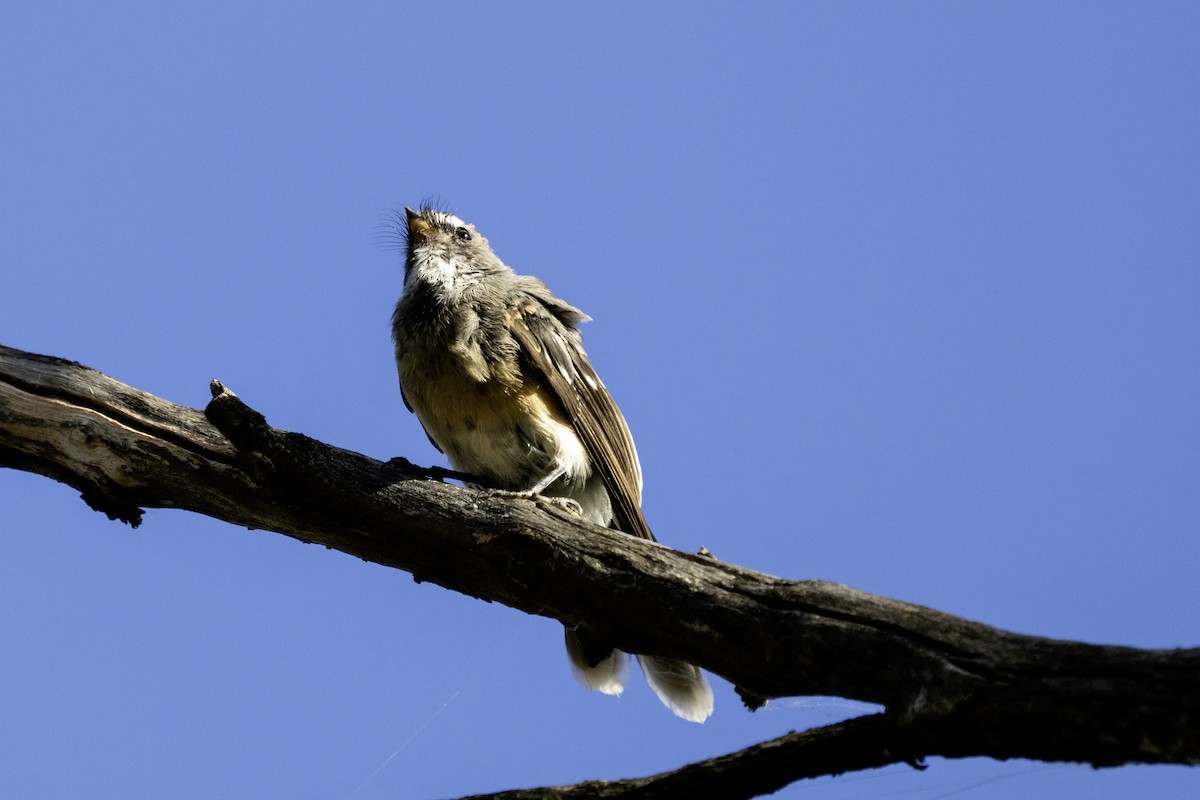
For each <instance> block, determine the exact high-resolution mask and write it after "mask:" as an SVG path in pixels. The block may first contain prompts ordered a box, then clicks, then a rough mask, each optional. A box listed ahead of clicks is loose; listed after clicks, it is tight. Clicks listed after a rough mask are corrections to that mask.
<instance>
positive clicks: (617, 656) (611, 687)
mask: <svg viewBox="0 0 1200 800" xmlns="http://www.w3.org/2000/svg"><path fill="white" fill-rule="evenodd" d="M563 630H565V631H566V634H567V658H568V659H570V661H571V672H573V673H575V680H577V681H579V682H580V683H582V684H583V685H584V686H585V687H586V688H588V689H591V690H592V691H593V692H602V693H604V694H612V695H618V694H620V693H621V692H623V691H625V679H626V677H627V676H628V674H629V658H628V657H627V656H626V655H625V654H624V653H622V652H621V651H620V650H613V651H612V652H611V653H609V654H608V657H607V658H605V659H604V660H603V661H601V662H600V663H599V664H597V665H596V666H594V667H593V666H592V665H591V664H589V663H588V660H587V656H585V655H584V654H583V643H582V642H580V641H579V635H578V634H577V633H575V630H574V629H573V628H564V629H563Z"/></svg>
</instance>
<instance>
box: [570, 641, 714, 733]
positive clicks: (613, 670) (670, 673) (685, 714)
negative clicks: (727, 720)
mask: <svg viewBox="0 0 1200 800" xmlns="http://www.w3.org/2000/svg"><path fill="white" fill-rule="evenodd" d="M565 630H566V640H567V657H568V659H570V662H571V671H572V672H573V673H575V679H576V680H578V681H579V682H580V683H581V684H583V685H584V686H585V687H587V688H588V689H591V690H593V691H596V692H603V693H604V694H612V695H618V694H620V693H621V692H622V691H624V690H625V680H626V675H627V672H628V663H629V662H628V657H627V656H626V655H625V653H623V652H621V651H620V650H613V651H612V653H610V654H609V655H608V657H607V658H605V659H604V660H603V661H601V662H600V663H599V664H596V665H595V666H592V665H590V664H589V663H588V660H587V657H586V656H585V655H584V651H583V644H582V642H580V641H579V636H578V635H577V634H576V633H575V631H574V630H573V629H571V628H566V629H565ZM637 660H638V664H639V665H640V666H641V668H642V674H644V675H645V676H646V683H648V684H650V688H651V689H653V690H654V693H655V694H656V695H658V699H659V700H661V701H662V702H663V705H665V706H666V707H667V708H669V709H671V711H672V712H673V713H674V714H675V715H676V716H679V717H682V718H683V719H686V720H688V721H689V722H704V720H706V719H708V718H709V716H710V715H711V714H712V711H713V693H712V688H711V687H710V686H709V685H708V681H707V680H705V678H704V673H702V672H701V671H700V670H699V669H698V668H696V667H694V666H692V665H691V664H689V663H687V662H686V661H680V660H678V659H674V658H662V657H659V656H638V657H637Z"/></svg>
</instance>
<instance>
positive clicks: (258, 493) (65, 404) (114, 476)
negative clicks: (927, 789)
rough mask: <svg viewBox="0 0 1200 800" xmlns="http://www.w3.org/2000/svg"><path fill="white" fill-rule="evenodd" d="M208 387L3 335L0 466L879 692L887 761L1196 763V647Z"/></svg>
mask: <svg viewBox="0 0 1200 800" xmlns="http://www.w3.org/2000/svg"><path fill="white" fill-rule="evenodd" d="M213 393H214V397H213V400H212V402H211V403H210V404H209V406H208V408H207V409H206V410H205V411H204V412H201V411H198V410H195V409H191V408H186V407H183V406H178V405H175V404H173V403H170V402H168V401H166V400H163V399H161V398H158V397H155V396H153V395H150V394H148V393H146V392H142V391H139V390H137V389H135V388H133V387H130V386H127V385H125V384H123V383H121V382H119V381H117V380H114V379H112V378H109V377H107V376H105V375H102V374H100V373H98V372H95V371H94V370H91V369H89V368H87V367H84V366H81V365H79V364H76V363H73V362H70V361H64V360H61V359H57V358H51V357H48V356H40V355H34V354H31V353H25V352H22V351H19V350H13V349H10V348H4V347H0V466H8V467H14V468H17V469H22V470H27V471H30V472H36V473H40V474H43V475H46V476H48V477H50V478H53V479H55V480H58V481H61V482H63V483H67V484H69V485H71V486H73V487H75V488H76V489H78V490H79V491H80V492H81V493H82V496H83V498H84V500H86V501H87V502H88V503H89V504H90V505H91V506H92V507H93V508H96V509H97V510H100V511H103V512H105V513H107V514H109V516H111V517H113V518H114V519H121V520H124V521H127V522H129V523H131V524H135V525H136V524H138V522H139V521H140V519H141V511H140V509H141V508H144V507H169V508H181V509H188V510H191V511H195V512H197V513H201V514H206V515H208V516H212V517H215V518H217V519H222V520H225V521H227V522H230V523H233V524H235V525H242V526H246V527H250V528H258V529H266V530H272V531H277V532H279V533H282V534H285V535H287V536H291V537H294V538H296V539H300V540H302V541H306V542H315V543H318V544H322V545H326V546H328V547H331V548H335V549H337V550H341V551H343V552H346V553H350V554H352V555H355V556H358V557H360V558H363V559H366V560H368V561H373V562H375V563H378V564H383V565H387V566H391V567H396V568H398V569H402V570H405V571H407V572H410V573H411V574H412V575H413V576H414V578H416V579H417V580H424V581H432V582H434V583H438V584H440V585H442V586H445V587H447V588H450V589H453V590H456V591H459V592H463V593H466V594H469V595H472V596H475V597H479V598H482V599H485V600H488V601H495V602H499V603H503V604H505V605H508V606H511V607H513V608H516V609H519V610H521V611H525V612H527V613H531V614H540V615H543V616H548V617H553V618H555V619H558V620H561V621H563V622H565V623H567V624H576V625H585V624H586V625H588V626H589V627H588V632H589V634H590V637H591V638H592V639H593V640H595V641H598V642H602V643H606V644H608V645H611V646H617V647H620V648H622V649H626V650H629V651H633V652H641V653H649V654H658V655H665V656H673V657H678V658H683V659H686V660H688V661H691V662H693V663H695V664H698V665H700V666H702V667H704V668H706V669H708V670H710V671H712V672H714V673H716V674H718V675H721V676H723V677H725V678H726V679H728V680H730V681H732V682H733V683H734V684H735V685H737V686H739V687H741V688H742V691H743V693H744V696H746V697H747V698H770V697H781V696H788V695H837V696H841V697H847V698H853V699H857V700H863V701H867V702H872V703H878V704H881V705H884V706H886V708H887V713H886V714H885V715H882V716H881V717H880V719H882V720H884V721H883V722H877V723H874V722H873V723H863V724H864V725H875V726H882V727H880V728H879V729H878V730H876V729H875V728H870V730H871V731H872V735H873V736H879V735H881V734H880V733H879V731H880V730H884V731H886V732H887V736H888V737H890V738H888V739H885V740H884V741H885V744H886V746H881V752H884V753H885V755H886V757H887V758H888V759H890V760H891V761H893V762H894V761H897V760H909V759H914V758H919V757H921V756H924V755H946V756H966V755H989V756H993V757H996V758H1014V757H1022V758H1033V759H1042V760H1070V761H1081V762H1087V763H1091V764H1095V765H1098V766H1099V765H1112V764H1120V763H1129V762H1152V763H1153V762H1169V763H1181V764H1196V763H1200V650H1198V649H1189V650H1140V649H1134V648H1127V647H1112V646H1098V645H1089V644H1081V643H1076V642H1067V641H1056V640H1049V639H1043V638H1038V637H1032V636H1022V635H1018V634H1013V633H1009V632H1005V631H1001V630H998V629H995V628H992V627H989V626H986V625H982V624H979V623H976V622H971V621H968V620H965V619H962V618H959V617H955V616H952V615H950V614H946V613H943V612H940V611H936V610H933V609H929V608H923V607H920V606H916V605H912V604H910V603H904V602H900V601H897V600H890V599H887V598H883V597H878V596H875V595H870V594H867V593H865V592H861V591H858V590H856V589H852V588H850V587H847V586H842V585H838V584H834V583H829V582H825V581H792V580H785V579H783V578H778V577H774V576H771V575H765V574H762V573H758V572H753V571H750V570H746V569H742V568H740V567H737V566H734V565H732V564H726V563H723V562H720V561H718V560H716V559H715V558H712V557H711V556H708V555H693V554H687V553H681V552H677V551H674V550H670V549H668V548H666V547H663V546H661V545H658V544H654V543H651V542H646V541H642V540H639V539H635V538H633V537H630V536H625V535H623V534H620V533H616V532H613V531H609V530H606V529H602V528H598V527H595V526H592V525H589V524H587V523H585V522H583V521H582V520H580V519H577V518H575V517H573V516H572V515H571V514H569V513H568V512H565V511H563V510H560V509H558V508H557V507H553V506H542V505H540V504H538V503H536V502H533V501H527V500H520V499H512V498H509V497H493V496H490V495H489V494H487V493H486V492H480V491H475V490H469V489H464V488H460V487H456V486H451V485H446V484H442V483H438V482H435V481H430V480H424V479H419V478H418V477H415V476H417V475H420V474H421V471H420V470H415V469H409V468H407V467H406V466H405V465H404V464H402V463H390V462H389V463H383V462H380V461H376V460H374V459H371V458H368V457H366V456H363V455H360V454H358V453H354V452H351V451H348V450H343V449H340V448H337V447H333V446H330V445H327V444H323V443H321V442H318V441H316V440H313V439H311V438H309V437H306V436H303V435H300V434H296V433H289V432H286V431H280V430H276V429H274V428H271V427H269V426H268V425H267V424H266V421H265V420H264V418H263V417H262V415H260V414H258V413H257V412H255V411H253V410H252V409H250V408H248V407H247V406H246V405H245V404H243V403H242V402H241V401H240V400H239V399H238V398H237V397H236V396H235V395H233V394H232V393H231V392H229V391H227V390H225V389H224V387H222V386H220V384H217V383H216V382H214V385H213ZM1015 577H1016V576H1015ZM864 719H874V718H864ZM858 730H859V733H858V734H857V735H859V736H861V735H863V734H862V732H861V731H862V727H861V726H860V728H859V729H858ZM785 738H786V737H785ZM768 744H770V743H768ZM764 746H765V745H763V746H760V747H764ZM773 752H778V750H775V751H773ZM737 755H738V754H735V756H737ZM735 756H729V757H726V758H735ZM884 763H887V762H886V761H885V762H884ZM872 765H874V764H873V763H872ZM694 766H695V765H694ZM808 766H809V767H811V764H810V765H808ZM843 768H853V767H843ZM833 771H838V770H833ZM797 777H799V775H797ZM791 779H792V780H794V779H795V778H791ZM785 782H786V781H785ZM668 785H677V784H668ZM638 791H639V792H642V793H643V794H644V791H645V790H644V788H643V789H639V790H638ZM547 796H548V795H547ZM645 796H650V795H645ZM664 796H667V795H664Z"/></svg>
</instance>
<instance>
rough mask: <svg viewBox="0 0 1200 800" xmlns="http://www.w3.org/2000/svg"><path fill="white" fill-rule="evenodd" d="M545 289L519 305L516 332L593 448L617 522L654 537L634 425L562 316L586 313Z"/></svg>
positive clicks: (514, 320)
mask: <svg viewBox="0 0 1200 800" xmlns="http://www.w3.org/2000/svg"><path fill="white" fill-rule="evenodd" d="M540 294H541V293H540V292H539V293H538V294H536V295H535V294H532V293H531V294H530V295H528V296H527V300H525V301H524V302H522V303H520V304H519V305H518V306H517V308H515V309H513V316H512V333H513V336H514V337H515V338H516V340H517V342H518V343H519V344H520V345H521V350H522V354H523V355H524V356H525V358H526V359H527V361H528V363H529V364H530V365H531V366H532V367H533V368H534V369H536V370H537V371H538V372H539V373H541V376H542V377H544V378H545V381H546V385H547V386H549V388H550V389H551V390H552V392H553V394H554V396H555V397H556V398H557V399H558V401H559V403H560V404H561V405H562V407H563V410H564V411H565V412H566V414H567V418H568V419H569V420H570V421H571V425H572V427H574V429H575V432H576V433H577V434H578V435H579V438H580V440H581V441H582V442H583V446H584V448H585V449H586V450H587V454H588V458H589V459H590V460H591V462H592V469H594V470H595V471H596V472H597V473H598V474H599V475H600V478H601V479H602V480H603V481H604V487H605V488H606V489H607V490H608V496H609V500H610V502H611V503H612V507H613V517H614V523H615V527H616V528H617V529H618V530H621V531H624V532H625V533H629V534H632V535H634V536H640V537H642V538H643V539H649V540H651V541H654V534H652V533H651V532H650V526H649V525H647V524H646V519H645V517H643V516H642V509H641V497H642V470H641V466H640V465H639V464H638V457H637V451H636V450H635V449H634V445H633V437H632V436H631V435H630V433H629V426H628V425H627V424H626V423H625V418H624V417H623V416H621V412H620V410H619V409H618V408H617V404H616V403H615V402H614V401H613V399H612V396H611V395H610V394H609V393H608V390H607V389H606V388H604V384H603V383H602V382H601V381H600V378H599V376H597V375H596V371H595V370H594V369H592V365H591V362H589V361H588V357H587V354H586V353H585V352H584V351H583V345H582V343H581V337H580V335H579V331H577V330H575V328H574V327H573V326H571V327H569V326H568V325H567V324H564V322H563V321H562V320H561V319H560V315H561V316H562V317H565V318H566V319H567V320H568V321H569V322H574V321H575V320H577V319H586V317H584V316H583V313H582V312H580V311H579V310H578V309H575V308H573V307H571V306H568V305H566V304H565V303H562V301H560V300H558V299H557V298H555V297H553V296H552V295H549V292H548V291H547V292H546V294H547V297H546V298H545V299H543V298H542V297H540V296H539V295H540ZM547 300H548V301H550V304H549V307H547V303H546V301H547ZM552 311H554V312H560V313H557V314H556V313H552Z"/></svg>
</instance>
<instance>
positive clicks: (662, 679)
mask: <svg viewBox="0 0 1200 800" xmlns="http://www.w3.org/2000/svg"><path fill="white" fill-rule="evenodd" d="M637 660H638V664H640V665H641V667H642V674H644V675H645V676H646V683H648V684H650V688H651V689H653V690H654V693H655V694H656V695H658V699H659V700H662V702H663V705H665V706H666V707H667V708H669V709H671V711H672V712H674V714H675V715H676V716H678V717H683V718H684V719H686V720H688V721H689V722H704V720H706V719H708V718H709V716H710V715H711V714H712V711H713V693H712V687H710V686H709V685H708V681H707V680H705V678H704V673H702V672H701V671H700V670H699V669H698V668H697V667H695V666H693V665H691V664H689V663H687V662H686V661H680V660H678V659H675V658H660V657H659V656H638V657H637Z"/></svg>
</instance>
